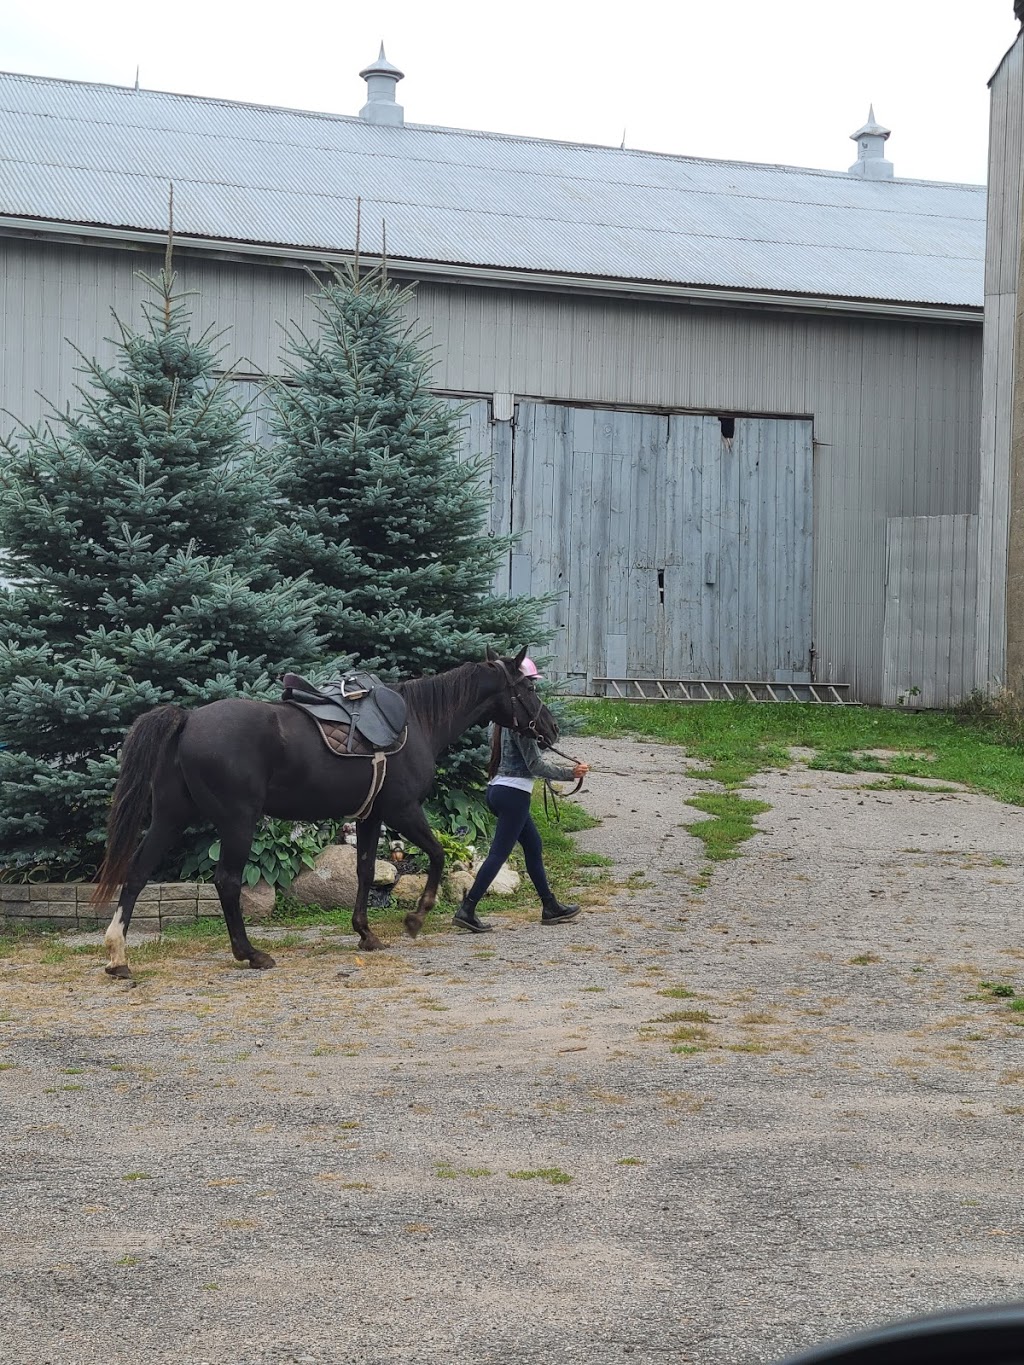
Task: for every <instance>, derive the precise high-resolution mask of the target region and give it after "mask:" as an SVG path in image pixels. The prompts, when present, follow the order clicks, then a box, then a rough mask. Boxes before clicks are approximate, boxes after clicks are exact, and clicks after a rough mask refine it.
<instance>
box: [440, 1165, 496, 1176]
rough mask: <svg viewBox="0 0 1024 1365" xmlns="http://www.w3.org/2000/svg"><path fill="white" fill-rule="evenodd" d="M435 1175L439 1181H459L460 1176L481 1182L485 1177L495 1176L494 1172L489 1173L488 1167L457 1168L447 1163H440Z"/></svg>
mask: <svg viewBox="0 0 1024 1365" xmlns="http://www.w3.org/2000/svg"><path fill="white" fill-rule="evenodd" d="M434 1174H435V1175H436V1176H437V1177H438V1179H439V1180H458V1178H459V1177H460V1176H466V1177H468V1179H470V1180H480V1179H482V1178H483V1177H484V1176H487V1175H493V1174H494V1172H493V1171H489V1170H488V1169H487V1167H486V1166H460V1167H458V1168H456V1167H455V1166H451V1165H449V1164H448V1162H447V1161H440V1162H438V1164H437V1166H436V1167H435V1168H434Z"/></svg>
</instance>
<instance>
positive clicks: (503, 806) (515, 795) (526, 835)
mask: <svg viewBox="0 0 1024 1365" xmlns="http://www.w3.org/2000/svg"><path fill="white" fill-rule="evenodd" d="M487 804H488V806H490V808H491V810H492V811H493V812H494V814H495V815H496V816H497V817H498V823H497V826H496V827H495V830H494V838H493V839H492V840H491V849H490V852H489V853H488V855H487V857H486V858H485V859H484V861H483V863H482V864H481V866H480V871H479V872H478V873H477V874H476V881H475V882H474V883H473V885H472V886H471V887H470V889H469V891H468V892H467V894H466V900H467V901H468V902H469V904H470V905H471V906H474V905H476V903H477V901H478V900H479V899H480V897H481V896H482V895H484V893H485V892H486V890H487V888H488V887H489V886H490V884H491V882H493V881H494V879H495V877H496V876H497V875H498V871H499V869H500V868H501V867H502V865H503V864H504V862H505V860H506V859H507V858H508V855H509V854H510V853H511V852H512V850H513V849H514V848H515V846H516V844H517V843H518V844H520V845H522V849H523V856H524V858H525V859H526V871H527V873H528V874H529V877H530V881H531V882H533V884H534V886H535V887H536V888H537V894H538V895H539V896H540V898H541V900H542V901H547V900H550V899H551V887H550V886H549V885H548V878H547V873H546V872H545V871H544V848H543V845H542V844H541V840H540V834H539V833H538V830H537V826H536V825H535V824H534V823H533V817H532V816H531V815H530V793H529V792H527V791H520V789H519V788H518V787H496V786H493V785H492V786H489V787H488V788H487Z"/></svg>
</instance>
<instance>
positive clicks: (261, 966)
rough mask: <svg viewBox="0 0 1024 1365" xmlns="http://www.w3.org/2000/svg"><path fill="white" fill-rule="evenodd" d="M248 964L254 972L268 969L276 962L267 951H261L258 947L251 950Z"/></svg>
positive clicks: (275, 964)
mask: <svg viewBox="0 0 1024 1365" xmlns="http://www.w3.org/2000/svg"><path fill="white" fill-rule="evenodd" d="M249 966H250V967H251V968H252V969H253V971H256V972H266V971H269V970H270V968H271V967H276V966H277V963H276V962H275V961H274V959H273V958H272V957H271V956H270V954H269V953H261V952H260V950H259V949H258V948H255V949H254V950H253V954H252V957H251V958H250V959H249Z"/></svg>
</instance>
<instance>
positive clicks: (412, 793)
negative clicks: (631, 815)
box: [92, 648, 558, 978]
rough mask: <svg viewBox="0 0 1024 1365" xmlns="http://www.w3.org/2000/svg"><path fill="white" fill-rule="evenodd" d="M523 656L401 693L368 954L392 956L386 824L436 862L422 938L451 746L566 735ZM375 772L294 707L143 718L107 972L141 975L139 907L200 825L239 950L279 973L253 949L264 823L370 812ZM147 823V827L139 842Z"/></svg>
mask: <svg viewBox="0 0 1024 1365" xmlns="http://www.w3.org/2000/svg"><path fill="white" fill-rule="evenodd" d="M525 656H526V650H525V648H524V649H522V650H520V652H519V653H518V654H517V655H516V656H515V657H514V658H501V657H499V656H498V654H497V653H496V652H495V651H494V650H492V649H488V650H487V657H486V659H484V660H483V661H482V662H479V663H465V664H460V665H459V666H458V667H457V668H452V669H449V670H448V671H447V672H444V673H438V674H435V675H433V676H429V677H422V678H412V679H408V680H406V681H405V682H401V683H396V684H395V690H396V691H397V692H400V693H401V695H402V697H403V698H404V699H405V702H406V707H407V726H408V731H407V738H406V742H405V744H404V746H403V747H402V748H401V749H400V750H399V751H398V752H397V753H394V754H392V755H390V756H389V757H388V760H387V772H386V775H385V778H384V782H383V785H382V786H381V787H380V790H379V792H378V794H377V796H376V798H375V800H374V801H373V803H372V804H371V805H370V807H369V809H368V810H367V811H366V813H365V815H364V816H363V818H361V819H360V820H359V822H358V824H357V833H356V858H357V864H356V865H357V873H358V890H357V893H356V903H355V907H354V908H353V911H352V929H353V932H355V933H356V934H358V936H359V947H360V949H362V950H365V951H367V952H372V951H374V950H376V949H379V948H384V947H386V944H385V943H383V942H382V941H381V939H379V938H378V937H377V935H376V934H375V933H374V932H373V930H372V929H371V928H370V926H369V923H368V921H367V916H366V904H367V899H368V897H369V894H370V887H371V885H372V883H373V872H374V862H375V859H376V854H377V842H378V839H379V838H380V831H381V826H382V824H387V826H388V827H389V828H390V829H393V830H395V831H396V832H397V833H398V834H399V835H401V836H403V837H404V838H406V839H408V840H409V841H410V842H412V843H414V844H416V845H418V846H419V847H420V848H421V849H422V850H423V852H424V853H425V854H426V855H427V858H428V859H429V862H430V869H429V872H428V875H427V882H426V886H425V887H424V889H423V893H422V895H421V896H420V898H419V901H418V902H417V904H416V908H415V909H414V910H411V911H410V912H409V913H408V914H407V915H406V916H405V929H406V932H407V933H408V934H409V936H410V937H411V938H415V937H416V935H417V934H418V933H419V932H420V930H421V929H422V927H423V922H424V920H425V919H426V917H427V915H428V914H429V913H430V910H431V909H432V907H433V905H434V902H435V901H436V899H437V891H438V886H439V885H440V881H441V872H442V870H443V868H444V850H443V849H442V847H441V845H440V844H439V843H438V841H437V839H436V838H435V837H434V835H433V833H432V832H431V829H430V826H429V824H428V823H427V817H426V816H425V814H424V813H423V802H424V801H425V800H426V798H427V795H428V794H429V792H430V789H431V785H432V783H433V781H434V771H435V768H436V765H437V760H438V757H439V756H440V755H441V753H442V752H443V751H444V750H445V749H447V748H448V746H449V745H450V744H451V743H452V741H453V740H454V739H456V738H458V736H459V735H461V734H462V733H463V732H464V731H466V730H468V729H469V728H470V727H471V726H474V725H482V724H485V723H486V722H488V721H493V722H495V723H496V724H498V725H501V726H504V727H505V728H506V729H510V730H515V731H517V732H518V733H519V734H523V735H529V736H531V737H532V738H534V739H536V740H537V742H538V743H539V744H540V745H541V746H542V747H550V746H551V745H553V744H554V742H555V740H556V739H557V738H558V726H557V724H556V723H555V719H554V717H553V716H552V714H551V712H550V711H549V710H548V708H547V707H546V706H545V705H544V703H543V702H542V701H541V699H540V697H539V696H538V695H537V692H536V690H535V688H534V685H533V682H532V680H531V679H529V678H526V677H524V676H523V675H522V674H521V673H520V672H519V665H520V664H521V663H522V661H523V659H524V658H525ZM371 771H372V756H371V755H367V756H366V758H365V759H364V758H362V757H356V756H345V757H339V756H337V755H335V754H332V753H331V752H330V751H329V750H328V748H327V746H326V745H325V744H324V743H323V741H322V739H321V737H320V735H319V734H318V732H317V727H316V725H315V723H314V722H313V720H312V719H311V718H310V717H309V716H307V715H303V714H302V713H301V712H300V711H299V710H297V709H296V708H295V707H293V706H291V705H289V704H288V703H287V702H284V701H280V702H264V701H255V700H253V699H251V698H246V697H232V698H228V699H224V700H221V701H214V702H208V703H207V704H206V705H204V706H198V707H195V708H194V709H185V708H183V707H180V706H175V705H164V706H157V707H155V708H154V709H153V710H151V711H147V712H145V713H144V714H143V715H141V716H140V717H139V718H138V720H136V721H135V723H134V725H132V727H131V729H130V730H129V731H128V733H127V735H126V736H125V740H124V745H123V748H122V753H121V768H120V773H119V775H118V780H117V784H116V786H115V788H114V794H113V799H112V803H111V808H110V817H109V820H108V823H107V845H106V852H105V856H104V860H103V863H102V865H101V867H100V871H99V875H98V878H97V886H96V890H95V892H94V893H93V896H92V900H93V903H94V904H96V905H102V904H108V903H109V901H110V899H111V898H112V896H113V893H114V892H115V890H116V889H117V887H118V886H120V887H121V892H120V896H119V898H118V902H117V908H116V910H115V912H114V917H113V919H112V920H111V922H110V926H109V928H108V929H107V931H106V934H105V935H104V943H105V945H106V948H107V952H108V955H109V962H108V965H107V967H106V971H107V973H108V974H109V975H110V976H114V977H123V978H130V977H131V975H132V972H131V967H130V966H129V964H128V955H127V948H126V943H125V936H126V934H127V932H128V926H129V924H130V923H131V918H132V911H133V910H134V908H135V903H136V901H137V900H138V898H139V896H140V894H141V893H142V890H143V888H144V887H145V885H146V883H147V882H148V881H149V879H150V878H151V877H152V876H153V874H154V872H155V871H156V870H157V868H158V867H159V865H160V863H161V862H162V860H163V859H164V858H165V857H166V856H167V854H168V853H169V852H170V850H171V849H172V848H173V847H174V845H175V843H176V842H177V841H178V839H180V837H181V835H182V834H183V833H184V831H185V829H186V828H187V827H188V826H189V825H190V824H193V823H196V822H197V821H201V820H206V821H208V822H209V823H210V824H212V825H213V826H214V828H215V829H216V830H217V832H218V834H219V835H220V849H221V851H220V857H219V859H218V862H217V868H216V872H215V874H214V878H213V881H214V885H215V886H216V888H217V895H218V897H219V899H220V904H221V909H222V910H223V912H224V922H225V924H226V925H227V931H228V937H229V939H230V941H231V951H232V953H233V954H234V956H235V958H236V959H237V960H238V961H239V962H248V964H249V966H250V967H253V968H256V969H257V970H264V969H266V968H269V967H273V966H275V965H276V964H275V962H274V959H273V958H272V957H271V956H270V954H269V953H265V952H262V951H261V950H260V949H258V948H254V947H253V946H252V944H251V943H250V942H249V937H248V935H247V933H246V929H245V922H244V920H243V918H242V912H241V907H240V903H239V901H240V895H241V889H242V873H243V871H244V869H245V864H246V862H247V860H248V857H249V851H250V849H251V847H252V841H253V837H254V835H255V833H256V827H257V825H258V823H259V821H260V819H261V817H262V816H264V815H270V816H273V817H275V818H277V819H283V820H306V821H316V820H338V819H343V818H345V817H346V816H350V815H352V814H353V812H357V811H359V810H360V808H361V807H362V806H364V805H365V802H366V798H367V796H368V794H369V792H370V791H371V786H370V783H371V781H372V777H371ZM147 814H150V820H149V829H148V831H147V833H146V835H145V838H143V839H142V841H141V843H140V842H139V838H140V835H141V832H142V829H143V825H144V823H145V820H146V816H147Z"/></svg>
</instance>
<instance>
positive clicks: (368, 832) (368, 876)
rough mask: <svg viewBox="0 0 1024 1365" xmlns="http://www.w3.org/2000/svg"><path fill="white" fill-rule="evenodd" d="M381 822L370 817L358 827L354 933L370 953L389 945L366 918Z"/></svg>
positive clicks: (361, 945)
mask: <svg viewBox="0 0 1024 1365" xmlns="http://www.w3.org/2000/svg"><path fill="white" fill-rule="evenodd" d="M380 826H381V821H380V818H379V816H372V815H371V816H370V818H369V819H368V820H360V821H359V823H358V824H357V825H356V870H357V872H358V874H359V888H358V890H357V891H356V903H355V907H354V909H353V911H352V932H353V933H355V934H358V935H359V946H360V948H363V949H365V950H366V952H368V953H372V952H373V951H374V949H376V948H386V947H387V944H386V943H384V942H383V941H382V940H381V939H379V938H378V937H377V935H376V934H375V933H374V932H373V930H372V929H371V928H370V924H369V921H368V919H367V917H366V902H367V901H368V900H369V898H370V887H371V886H372V885H373V868H374V864H375V863H376V861H377V841H378V839H379V838H380Z"/></svg>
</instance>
